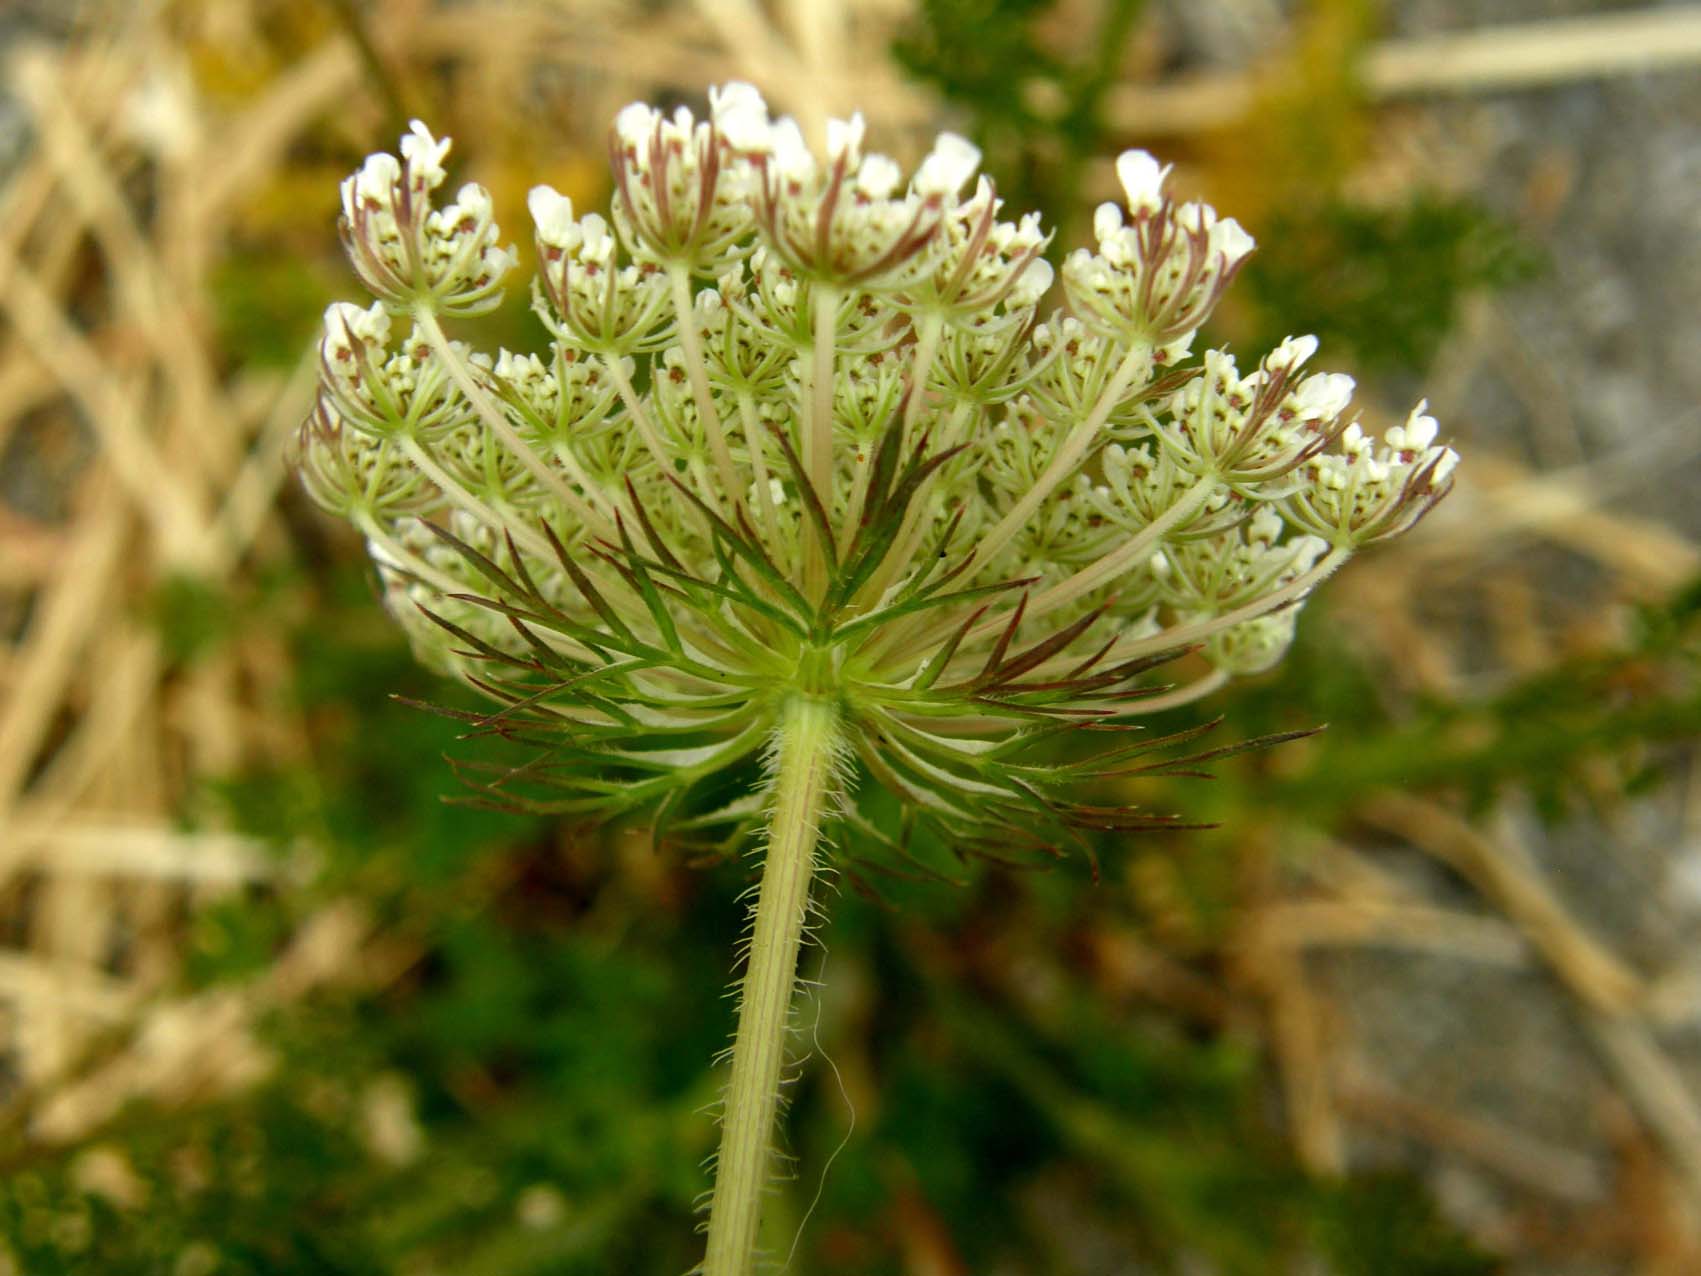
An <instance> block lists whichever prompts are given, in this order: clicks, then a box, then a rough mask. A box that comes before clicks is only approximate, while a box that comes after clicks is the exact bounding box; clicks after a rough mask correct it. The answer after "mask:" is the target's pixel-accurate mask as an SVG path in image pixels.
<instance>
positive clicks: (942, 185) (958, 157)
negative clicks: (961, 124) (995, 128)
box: [915, 133, 980, 195]
mask: <svg viewBox="0 0 1701 1276" xmlns="http://www.w3.org/2000/svg"><path fill="white" fill-rule="evenodd" d="M979 167H980V148H979V147H978V146H976V145H975V144H974V143H973V142H970V141H969V140H968V139H967V138H963V137H958V136H957V135H956V134H955V133H941V134H940V135H939V136H938V137H937V138H936V139H935V140H934V143H933V150H932V151H930V152H929V153H928V156H927V158H926V159H924V160H922V162H921V167H920V168H918V169H916V173H915V189H916V192H917V194H920V195H955V194H956V193H957V192H958V191H960V190H961V189H962V188H963V183H964V182H966V181H968V180H969V178H971V177H973V176H974V172H975V170H976V169H977V168H979Z"/></svg>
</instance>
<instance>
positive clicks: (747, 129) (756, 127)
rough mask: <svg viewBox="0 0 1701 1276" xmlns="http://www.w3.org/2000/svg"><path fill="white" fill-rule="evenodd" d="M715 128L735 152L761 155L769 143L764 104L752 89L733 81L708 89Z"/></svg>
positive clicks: (757, 93) (769, 130)
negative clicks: (759, 153) (758, 153)
mask: <svg viewBox="0 0 1701 1276" xmlns="http://www.w3.org/2000/svg"><path fill="white" fill-rule="evenodd" d="M709 113H710V117H711V118H712V119H713V120H714V124H715V129H716V131H717V132H719V133H720V135H721V136H722V137H723V138H725V139H726V142H727V145H729V146H731V147H732V148H733V149H734V150H735V151H744V152H750V153H755V152H762V151H766V150H767V149H768V147H769V146H770V144H771V142H772V137H771V129H772V125H770V124H769V122H768V104H767V103H766V102H764V101H763V100H762V95H761V94H760V93H759V92H757V91H756V88H755V86H753V85H750V84H744V83H742V82H740V81H737V80H734V81H732V82H731V83H729V84H723V85H721V86H719V87H718V88H711V89H710V90H709Z"/></svg>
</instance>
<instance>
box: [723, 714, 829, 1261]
mask: <svg viewBox="0 0 1701 1276" xmlns="http://www.w3.org/2000/svg"><path fill="white" fill-rule="evenodd" d="M837 732H838V723H837V711H836V710H835V709H834V707H833V705H832V704H831V703H829V702H826V701H822V700H816V699H812V698H809V697H806V696H799V697H798V698H797V699H795V700H793V701H792V703H791V705H790V706H789V707H788V708H787V710H786V713H785V717H784V718H783V720H782V721H781V724H780V729H779V734H778V739H777V745H776V751H775V758H774V789H773V808H772V814H771V815H770V817H769V824H768V850H767V856H766V858H765V860H764V861H763V864H762V883H761V886H760V888H759V890H758V892H757V896H756V915H755V928H754V930H753V931H752V934H751V940H750V956H749V958H748V959H747V962H746V964H745V969H744V981H743V985H742V987H741V989H740V998H739V1007H738V1033H737V1035H736V1036H735V1037H734V1039H733V1047H732V1077H731V1079H730V1080H729V1081H728V1083H727V1092H726V1110H725V1112H724V1114H723V1116H722V1120H721V1147H720V1154H719V1156H718V1158H717V1160H716V1165H715V1191H714V1203H713V1204H712V1205H711V1206H710V1209H709V1245H708V1254H707V1256H706V1257H705V1258H704V1260H703V1268H702V1276H750V1273H751V1272H752V1271H753V1270H754V1265H755V1259H756V1237H757V1227H758V1224H759V1223H760V1222H761V1216H762V1194H763V1190H764V1189H765V1188H766V1187H767V1184H768V1174H769V1168H770V1163H771V1161H772V1159H773V1153H772V1148H773V1138H774V1116H775V1113H776V1111H777V1110H778V1107H779V1098H780V1074H781V1071H782V1069H783V1066H784V1062H785V1054H786V1044H787V1038H788V1036H789V1029H790V1017H791V998H792V987H793V985H794V984H795V983H796V981H797V956H798V950H799V948H800V946H801V944H802V942H803V921H804V912H805V909H806V908H807V907H808V904H809V885H810V880H811V878H812V877H813V876H814V872H815V854H816V847H817V845H818V844H819V841H820V832H821V820H822V817H823V814H824V813H825V811H826V810H827V807H828V805H829V803H831V802H832V801H834V799H835V797H836V796H837V784H838V780H837V777H836V775H835V766H834V746H835V743H836V738H837Z"/></svg>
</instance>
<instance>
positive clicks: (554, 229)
mask: <svg viewBox="0 0 1701 1276" xmlns="http://www.w3.org/2000/svg"><path fill="white" fill-rule="evenodd" d="M526 207H527V208H528V209H530V210H531V214H532V221H534V222H536V223H537V238H538V242H539V243H540V244H543V245H545V246H546V247H549V248H559V249H561V251H563V252H571V251H572V250H573V249H575V248H577V247H578V246H579V228H578V226H577V224H576V223H575V222H574V221H573V201H572V200H570V199H568V198H567V196H565V195H563V194H562V193H561V192H560V191H558V190H556V189H555V188H554V187H553V186H534V187H532V188H531V190H530V191H529V192H528V193H527V195H526Z"/></svg>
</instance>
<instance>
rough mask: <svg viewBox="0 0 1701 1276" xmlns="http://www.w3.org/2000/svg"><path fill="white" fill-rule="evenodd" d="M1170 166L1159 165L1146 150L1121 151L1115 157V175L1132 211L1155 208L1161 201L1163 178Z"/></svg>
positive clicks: (1166, 175)
mask: <svg viewBox="0 0 1701 1276" xmlns="http://www.w3.org/2000/svg"><path fill="white" fill-rule="evenodd" d="M1169 170H1170V166H1169V165H1168V164H1163V165H1160V164H1159V163H1158V161H1157V160H1156V159H1155V158H1153V156H1152V155H1151V153H1150V152H1148V151H1123V152H1122V154H1121V155H1118V156H1117V157H1116V176H1117V180H1118V181H1120V182H1121V183H1122V190H1123V193H1124V194H1126V195H1127V197H1128V207H1129V209H1131V210H1132V211H1134V212H1139V211H1140V210H1141V209H1143V208H1146V209H1150V208H1157V207H1158V206H1159V205H1160V204H1162V203H1163V198H1164V189H1163V188H1164V179H1165V178H1166V177H1168V176H1169Z"/></svg>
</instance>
